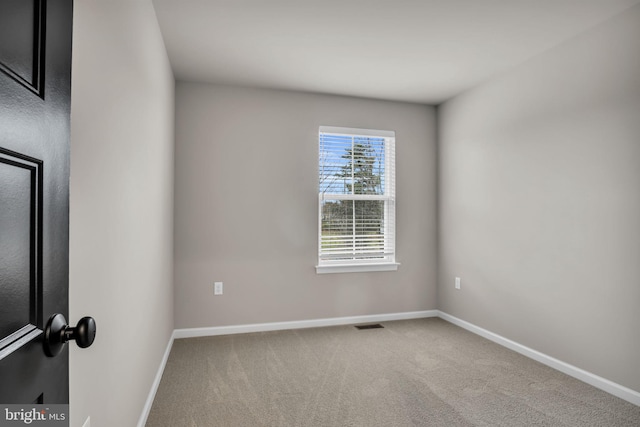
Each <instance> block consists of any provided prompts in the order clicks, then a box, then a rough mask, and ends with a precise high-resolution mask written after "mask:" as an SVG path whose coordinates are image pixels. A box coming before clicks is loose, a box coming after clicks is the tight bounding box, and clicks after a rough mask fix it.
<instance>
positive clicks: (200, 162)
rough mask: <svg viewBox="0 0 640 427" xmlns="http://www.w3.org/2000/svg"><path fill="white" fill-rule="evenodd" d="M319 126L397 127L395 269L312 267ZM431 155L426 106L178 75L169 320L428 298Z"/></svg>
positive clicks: (431, 277) (310, 315)
mask: <svg viewBox="0 0 640 427" xmlns="http://www.w3.org/2000/svg"><path fill="white" fill-rule="evenodd" d="M320 125H329V126H344V127H356V128H373V129H385V130H394V131H396V155H397V199H398V202H397V221H398V226H397V245H398V246H397V253H398V256H397V259H398V261H399V262H400V263H402V265H401V266H400V268H399V270H398V271H396V272H382V273H346V274H322V275H317V274H316V273H315V265H316V263H317V244H318V243H317V242H318V237H317V236H318V235H317V233H318V231H317V228H318V219H317V215H318V214H317V209H318V196H317V179H318V178H317V162H318V141H317V134H318V127H319V126H320ZM435 157H436V153H435V110H434V108H433V107H426V106H419V105H413V104H404V103H394V102H383V101H371V100H364V99H356V98H345V97H336V96H325V95H313V94H302V93H291V92H279V91H269V90H257V89H247V88H234V87H225V86H214V85H204V84H194V83H182V82H178V84H177V86H176V165H175V168H176V169H175V173H176V179H175V189H176V197H175V319H176V323H175V326H176V328H190V327H207V326H222V325H239V324H250V323H263V322H277V321H294V320H304V319H320V318H330V317H341V316H356V315H366V314H380V313H397V312H407V311H415V310H427V309H435V308H436V244H435V237H436V220H435V217H436V206H435V200H436V198H435V195H436V170H435V164H436V158H435ZM214 281H223V282H224V285H225V288H224V295H222V296H214V295H213V282H214Z"/></svg>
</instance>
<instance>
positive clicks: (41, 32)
mask: <svg viewBox="0 0 640 427" xmlns="http://www.w3.org/2000/svg"><path fill="white" fill-rule="evenodd" d="M32 1H33V17H30V20H29V22H13V23H12V27H16V26H17V27H22V28H24V29H28V28H31V32H32V37H33V42H32V45H31V46H30V47H31V52H30V54H29V55H28V56H29V57H30V58H31V67H30V68H31V69H30V72H29V73H26V74H25V73H24V72H22V71H21V70H17V69H16V67H15V66H11V65H9V62H10V61H9V60H8V59H7V58H3V57H2V55H0V71H2V72H4V73H5V74H6V75H7V76H9V77H11V79H13V80H14V81H16V82H17V83H19V84H21V85H22V86H24V87H25V88H27V89H29V91H31V92H33V93H34V94H36V95H37V96H39V97H40V98H42V99H44V78H45V73H44V70H45V40H46V0H32ZM0 24H5V23H4V22H2V23H0ZM0 53H1V50H0ZM23 53H24V52H23Z"/></svg>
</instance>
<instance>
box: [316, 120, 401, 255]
mask: <svg viewBox="0 0 640 427" xmlns="http://www.w3.org/2000/svg"><path fill="white" fill-rule="evenodd" d="M319 142H320V144H319V145H320V150H319V214H318V215H319V227H318V228H319V250H318V253H319V256H318V258H319V260H318V265H319V266H323V265H325V266H326V265H343V264H381V263H394V262H395V133H394V132H390V131H378V130H368V129H350V128H335V127H327V126H322V127H320V133H319Z"/></svg>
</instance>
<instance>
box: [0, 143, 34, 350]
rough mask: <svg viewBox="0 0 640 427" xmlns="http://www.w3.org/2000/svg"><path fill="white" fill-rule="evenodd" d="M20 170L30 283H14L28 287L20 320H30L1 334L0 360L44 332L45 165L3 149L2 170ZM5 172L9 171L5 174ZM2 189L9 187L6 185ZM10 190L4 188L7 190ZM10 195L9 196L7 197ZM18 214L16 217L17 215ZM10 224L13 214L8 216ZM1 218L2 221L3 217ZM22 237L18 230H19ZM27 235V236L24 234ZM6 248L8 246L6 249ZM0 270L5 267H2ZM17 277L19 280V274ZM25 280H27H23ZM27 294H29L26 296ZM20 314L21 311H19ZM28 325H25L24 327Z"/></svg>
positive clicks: (16, 195) (0, 154)
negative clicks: (24, 185)
mask: <svg viewBox="0 0 640 427" xmlns="http://www.w3.org/2000/svg"><path fill="white" fill-rule="evenodd" d="M6 167H9V168H12V167H13V168H18V171H19V172H21V173H24V172H26V173H28V175H29V177H28V178H29V179H28V180H29V188H28V190H26V191H25V190H24V189H21V190H20V191H19V193H22V194H15V195H14V197H20V196H22V197H24V198H25V199H28V200H22V202H23V204H25V205H28V206H29V208H28V210H29V213H28V215H29V218H28V227H29V230H28V254H29V265H28V272H27V275H28V279H26V282H27V283H14V284H13V286H15V287H16V288H19V287H22V290H23V291H24V287H28V294H29V301H28V303H27V304H26V308H25V309H26V310H28V313H24V316H20V319H25V320H27V321H26V322H24V323H20V322H23V321H21V320H19V319H18V320H17V322H18V323H17V324H16V325H14V326H13V327H12V328H15V329H13V330H4V331H3V332H2V333H1V334H0V360H2V359H3V358H5V357H7V356H8V355H10V354H11V353H13V352H15V351H17V350H19V349H20V348H21V347H22V346H24V345H26V344H28V343H29V342H30V341H32V340H34V339H35V338H37V337H38V336H40V335H41V334H42V332H43V318H42V316H43V314H42V221H43V211H42V201H43V176H42V175H43V174H42V170H43V162H42V161H41V160H38V159H35V158H33V157H29V156H26V155H23V154H20V153H16V152H14V151H10V150H7V149H4V148H2V147H0V168H6ZM5 172H6V171H5ZM3 185H6V183H5V184H3ZM6 188H7V187H5V190H6ZM6 194H8V192H7V193H6ZM9 208H10V206H4V207H3V208H2V209H7V211H8V210H9ZM14 214H15V213H14ZM8 217H9V218H8V220H9V221H10V220H11V218H10V217H11V213H9V215H8ZM0 218H1V217H0ZM18 233H19V230H18ZM25 234H26V232H25ZM4 246H5V248H6V246H7V245H4ZM2 255H5V257H6V262H9V260H10V259H11V254H0V260H1V259H2V258H3V256H2ZM0 267H6V266H3V265H0ZM18 276H20V275H19V274H18ZM23 280H24V278H23ZM24 293H25V294H26V293H27V292H24ZM17 309H18V311H19V310H20V307H17ZM25 323H26V324H25Z"/></svg>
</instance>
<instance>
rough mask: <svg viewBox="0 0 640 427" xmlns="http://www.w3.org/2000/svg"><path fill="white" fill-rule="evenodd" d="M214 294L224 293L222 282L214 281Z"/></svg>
mask: <svg viewBox="0 0 640 427" xmlns="http://www.w3.org/2000/svg"><path fill="white" fill-rule="evenodd" d="M213 294H214V295H222V282H214V283H213Z"/></svg>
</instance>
